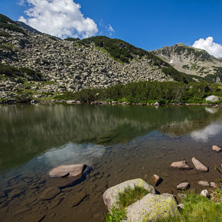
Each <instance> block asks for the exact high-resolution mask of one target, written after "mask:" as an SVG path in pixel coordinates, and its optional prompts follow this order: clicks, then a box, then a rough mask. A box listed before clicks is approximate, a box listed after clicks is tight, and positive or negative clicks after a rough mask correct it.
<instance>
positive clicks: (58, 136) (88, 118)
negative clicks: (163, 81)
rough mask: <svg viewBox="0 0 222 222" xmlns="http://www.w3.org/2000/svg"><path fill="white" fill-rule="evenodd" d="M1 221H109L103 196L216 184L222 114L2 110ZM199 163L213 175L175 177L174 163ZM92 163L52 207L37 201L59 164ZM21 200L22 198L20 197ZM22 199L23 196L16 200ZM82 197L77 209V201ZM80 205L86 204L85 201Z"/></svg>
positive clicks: (148, 110) (175, 110) (146, 110)
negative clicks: (123, 187)
mask: <svg viewBox="0 0 222 222" xmlns="http://www.w3.org/2000/svg"><path fill="white" fill-rule="evenodd" d="M0 135H1V139H0V192H4V194H5V195H3V194H1V193H0V221H15V220H16V221H54V222H55V221H104V218H105V215H106V213H107V210H106V208H105V206H104V204H103V202H102V194H103V192H104V191H105V190H106V189H107V188H108V187H110V186H113V185H116V184H117V183H120V182H123V181H125V180H128V179H135V178H142V179H144V180H146V181H147V182H149V179H150V177H151V176H152V175H153V174H154V173H156V174H159V175H160V176H161V177H162V178H163V182H162V183H161V184H160V185H159V186H158V187H157V188H156V189H157V190H158V191H159V192H161V193H162V192H170V193H174V194H176V193H177V190H176V185H177V184H178V183H180V182H183V181H188V182H189V183H190V184H191V187H192V188H193V189H196V191H198V192H199V191H200V190H201V187H199V186H198V185H197V182H198V181H199V180H208V181H209V182H210V181H216V179H217V178H219V177H220V175H219V174H218V172H217V171H215V170H214V166H215V165H220V164H221V154H220V153H215V152H213V151H212V150H211V146H212V145H222V141H221V138H222V137H221V136H222V110H221V109H215V108H210V107H200V106H196V107H193V106H189V107H159V108H155V107H139V106H111V105H110V106H90V105H55V104H54V105H38V106H31V105H12V106H0ZM193 156H195V157H196V158H198V159H200V160H201V161H202V162H203V163H204V164H205V165H207V166H208V167H209V168H210V171H209V173H198V172H196V171H195V170H190V171H179V173H178V171H175V170H172V169H170V168H169V165H170V163H171V162H173V161H179V160H186V161H187V163H188V164H189V165H190V166H192V162H191V158H192V157H193ZM75 163H86V164H88V165H90V166H92V167H93V171H92V172H91V173H90V174H89V175H88V176H87V178H86V179H85V180H84V181H83V182H81V183H79V184H78V185H75V186H73V187H66V188H63V189H62V190H61V193H60V194H59V195H57V196H56V197H55V198H53V199H52V200H49V201H42V200H39V197H40V195H41V194H42V193H43V191H44V190H45V189H46V188H47V186H48V184H47V173H48V171H49V170H50V169H51V168H53V167H56V166H58V165H60V164H75ZM16 192H17V193H16ZM14 194H17V195H14ZM81 195H82V196H84V198H83V200H82V202H81V203H79V204H78V205H77V206H73V202H74V200H75V199H78V198H79V196H81ZM80 199H81V198H80Z"/></svg>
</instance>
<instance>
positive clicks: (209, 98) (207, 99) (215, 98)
mask: <svg viewBox="0 0 222 222" xmlns="http://www.w3.org/2000/svg"><path fill="white" fill-rule="evenodd" d="M205 100H206V101H208V102H218V101H219V100H220V98H219V97H218V96H214V95H212V96H208V97H207V98H206V99H205Z"/></svg>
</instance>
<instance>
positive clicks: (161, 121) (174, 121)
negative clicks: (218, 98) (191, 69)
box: [0, 104, 222, 172]
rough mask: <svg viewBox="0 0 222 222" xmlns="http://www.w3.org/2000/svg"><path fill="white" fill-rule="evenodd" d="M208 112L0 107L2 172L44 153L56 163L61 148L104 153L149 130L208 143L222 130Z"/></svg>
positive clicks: (219, 115) (216, 115)
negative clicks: (108, 147) (187, 135)
mask: <svg viewBox="0 0 222 222" xmlns="http://www.w3.org/2000/svg"><path fill="white" fill-rule="evenodd" d="M211 109H212V108H205V107H200V106H196V107H192V106H189V107H159V108H158V109H156V108H155V107H139V106H90V105H61V104H59V105H38V106H31V105H12V106H0V133H1V140H0V147H1V150H0V172H1V171H4V170H6V169H9V168H11V167H15V166H18V165H21V164H24V163H27V162H28V161H29V160H31V159H32V158H33V157H37V156H38V155H40V154H41V153H44V152H45V154H44V156H45V157H46V156H47V155H48V158H49V157H50V155H51V159H56V156H61V155H60V154H61V153H63V151H64V150H65V151H66V152H67V156H69V155H70V153H71V150H72V149H73V147H75V152H76V155H80V153H81V152H82V153H84V152H85V151H87V150H88V149H89V147H88V148H84V147H85V146H87V144H90V145H89V146H90V149H91V154H92V153H93V152H92V150H94V151H95V153H97V154H95V155H102V153H103V152H104V150H103V148H104V146H106V145H109V146H112V145H113V144H118V143H125V142H127V141H129V140H131V139H133V138H135V137H139V136H143V135H146V134H148V133H150V132H152V131H160V132H162V133H165V134H168V135H173V136H182V135H184V134H189V133H191V136H192V138H193V139H203V140H206V139H207V138H208V137H209V136H211V135H214V134H215V133H219V132H221V126H220V124H219V122H221V120H222V112H221V110H216V111H215V109H214V110H211ZM213 122H217V123H218V125H215V124H214V123H213ZM92 144H94V145H92ZM51 149H53V150H52V151H53V152H52V151H50V150H51ZM57 149H58V150H57ZM100 149H101V152H100V151H98V150H100ZM59 150H60V151H59ZM49 151H50V152H49ZM88 151H89V150H88ZM88 151H87V152H88ZM99 153H100V154H99ZM62 155H63V156H66V154H64V153H63V154H62ZM73 155H74V154H73Z"/></svg>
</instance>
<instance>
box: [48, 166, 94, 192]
mask: <svg viewBox="0 0 222 222" xmlns="http://www.w3.org/2000/svg"><path fill="white" fill-rule="evenodd" d="M67 166H68V167H67ZM91 171H92V167H90V166H87V165H84V164H75V165H62V166H59V167H57V168H54V169H53V170H51V171H50V173H51V174H50V175H58V176H59V175H60V177H50V176H48V177H47V178H46V186H47V187H50V186H56V187H59V188H64V187H67V186H74V185H76V184H79V183H81V182H82V181H83V180H84V179H85V178H86V175H87V174H89V173H90V172H91ZM74 175H76V176H74Z"/></svg>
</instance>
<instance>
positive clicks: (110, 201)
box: [103, 179, 156, 211]
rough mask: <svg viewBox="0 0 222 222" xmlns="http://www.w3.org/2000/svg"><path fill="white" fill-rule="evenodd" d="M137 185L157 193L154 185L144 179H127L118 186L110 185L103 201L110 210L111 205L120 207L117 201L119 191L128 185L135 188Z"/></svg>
mask: <svg viewBox="0 0 222 222" xmlns="http://www.w3.org/2000/svg"><path fill="white" fill-rule="evenodd" d="M135 186H139V187H143V188H144V189H146V190H147V191H148V192H149V193H151V194H155V193H156V191H155V189H154V187H153V186H151V185H149V184H147V183H146V182H145V181H144V180H142V179H134V180H128V181H125V182H123V183H120V184H118V185H116V186H113V187H110V188H109V189H107V190H106V191H105V192H104V194H103V201H104V203H105V205H106V206H107V208H108V210H109V211H110V208H111V207H118V206H117V202H118V197H119V193H122V192H123V191H124V190H125V189H126V188H127V187H130V188H132V189H134V187H135Z"/></svg>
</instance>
